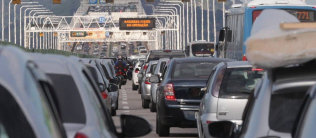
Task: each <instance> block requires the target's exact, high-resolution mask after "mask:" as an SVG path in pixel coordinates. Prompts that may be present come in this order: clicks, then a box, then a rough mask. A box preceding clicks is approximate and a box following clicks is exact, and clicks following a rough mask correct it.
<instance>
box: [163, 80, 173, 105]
mask: <svg viewBox="0 0 316 138" xmlns="http://www.w3.org/2000/svg"><path fill="white" fill-rule="evenodd" d="M163 91H164V95H165V99H166V100H170V101H175V100H176V97H175V94H174V89H173V84H172V83H168V84H167V85H166V86H165V87H164V88H163Z"/></svg>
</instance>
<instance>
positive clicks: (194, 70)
mask: <svg viewBox="0 0 316 138" xmlns="http://www.w3.org/2000/svg"><path fill="white" fill-rule="evenodd" d="M166 53H168V54H166ZM177 53H178V55H177ZM134 63H135V64H134V70H133V77H132V89H133V90H137V89H138V93H139V94H141V98H142V107H143V108H149V109H150V111H151V112H156V133H157V134H158V135H159V136H168V135H170V127H181V128H191V127H197V128H198V135H199V137H200V138H204V137H206V138H209V137H225V138H226V137H227V138H235V137H238V138H239V137H240V138H254V137H280V138H283V137H295V138H301V137H304V138H305V137H308V138H309V137H314V135H313V129H315V128H316V125H315V123H313V122H314V121H313V120H315V119H314V115H315V111H314V109H315V107H314V105H316V104H315V103H316V102H314V101H315V100H314V99H315V89H316V85H315V84H316V79H315V73H316V70H315V67H316V62H315V61H310V62H308V63H305V64H300V65H294V66H289V67H279V68H275V69H269V70H264V69H261V68H256V67H253V66H252V65H251V64H250V63H249V62H247V61H235V60H232V59H224V58H212V57H185V55H184V53H183V52H182V51H176V50H157V51H154V50H153V51H150V52H149V53H148V55H147V56H146V57H145V58H143V57H139V58H137V59H136V61H135V62H134ZM313 85H315V86H313Z"/></svg>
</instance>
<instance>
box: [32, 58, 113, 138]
mask: <svg viewBox="0 0 316 138" xmlns="http://www.w3.org/2000/svg"><path fill="white" fill-rule="evenodd" d="M32 57H34V59H36V60H35V62H36V63H37V64H38V65H39V67H40V68H41V69H43V70H44V71H45V73H46V74H47V75H48V76H49V77H50V78H51V80H52V82H53V83H54V88H55V90H56V95H57V99H58V103H59V105H60V112H61V118H62V121H63V125H64V127H65V129H66V131H67V136H68V137H75V136H76V135H85V136H87V137H116V136H115V134H116V131H115V128H114V129H113V126H112V125H111V124H110V123H107V122H108V121H109V120H107V118H108V117H107V116H108V114H109V113H108V111H107V109H106V107H105V104H102V103H104V102H102V101H100V99H99V98H100V97H98V96H100V92H99V91H100V90H99V89H98V88H97V86H96V83H95V81H94V80H93V79H92V77H91V75H90V72H89V70H88V69H87V68H86V67H85V66H84V64H82V63H79V62H78V61H79V59H78V58H76V57H69V58H67V57H64V56H58V55H50V54H45V55H42V54H32Z"/></svg>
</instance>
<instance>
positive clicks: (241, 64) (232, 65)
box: [226, 61, 252, 68]
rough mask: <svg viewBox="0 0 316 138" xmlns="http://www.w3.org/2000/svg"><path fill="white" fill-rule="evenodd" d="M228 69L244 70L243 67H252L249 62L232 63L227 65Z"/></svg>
mask: <svg viewBox="0 0 316 138" xmlns="http://www.w3.org/2000/svg"><path fill="white" fill-rule="evenodd" d="M226 65H227V68H242V67H252V65H251V64H250V63H249V62H248V61H232V62H227V63H226Z"/></svg>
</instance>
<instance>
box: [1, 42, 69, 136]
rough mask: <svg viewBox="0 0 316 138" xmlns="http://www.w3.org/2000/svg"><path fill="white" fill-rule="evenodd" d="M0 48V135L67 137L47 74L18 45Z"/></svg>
mask: <svg viewBox="0 0 316 138" xmlns="http://www.w3.org/2000/svg"><path fill="white" fill-rule="evenodd" d="M0 51H1V52H0V63H1V66H0V95H1V96H0V120H1V121H0V137H1V138H11V137H12V138H13V137H14V138H15V137H28V138H36V137H38V138H66V137H67V136H66V133H65V129H64V127H63V126H62V125H61V119H60V116H59V114H58V108H56V106H55V104H54V102H53V101H54V100H53V99H52V98H51V97H52V95H51V92H52V90H51V89H45V88H51V87H52V85H51V83H50V81H48V77H47V76H46V75H45V74H44V72H42V71H41V70H40V69H39V68H38V66H37V65H36V63H34V62H33V59H32V58H31V57H30V56H29V55H28V54H27V53H25V52H23V51H22V50H21V49H20V48H17V47H15V46H6V47H0Z"/></svg>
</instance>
